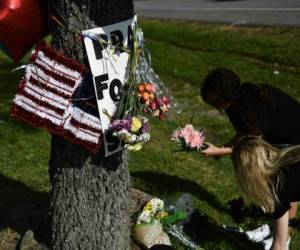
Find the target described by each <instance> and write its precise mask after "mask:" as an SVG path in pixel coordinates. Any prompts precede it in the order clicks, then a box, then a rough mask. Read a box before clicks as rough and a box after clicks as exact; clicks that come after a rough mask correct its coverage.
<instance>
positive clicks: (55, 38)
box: [49, 0, 133, 250]
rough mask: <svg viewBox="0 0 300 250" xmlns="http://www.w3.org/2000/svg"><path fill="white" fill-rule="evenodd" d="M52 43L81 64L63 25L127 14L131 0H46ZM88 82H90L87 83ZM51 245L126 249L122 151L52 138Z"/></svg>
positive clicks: (80, 26)
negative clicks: (89, 149)
mask: <svg viewBox="0 0 300 250" xmlns="http://www.w3.org/2000/svg"><path fill="white" fill-rule="evenodd" d="M49 15H53V16H55V17H56V18H57V19H58V20H60V21H61V22H62V23H63V25H64V26H63V27H62V26H60V25H59V24H58V23H52V46H53V47H55V48H56V49H58V50H62V51H63V52H64V54H65V55H67V56H69V57H71V58H73V59H75V60H77V61H80V62H84V63H86V64H87V62H86V54H85V49H84V46H83V42H82V39H81V40H80V39H79V37H78V34H76V33H74V32H72V31H71V30H70V29H68V28H67V27H71V26H72V27H73V28H75V29H77V30H80V31H81V30H85V29H90V28H94V27H97V26H98V27H99V26H104V25H107V24H112V23H115V22H120V21H124V20H127V19H129V18H131V17H133V1H132V0H122V1H119V0H51V1H49ZM90 84H92V83H90ZM49 176H50V182H51V204H50V216H51V218H50V221H51V228H50V246H51V249H64V250H65V249H66V250H68V249H72V250H74V249H88V250H93V249H105V250H112V249H116V250H119V249H120V250H121V249H129V246H130V224H129V217H128V206H129V202H130V194H129V191H130V175H129V170H128V161H127V153H126V152H120V153H117V154H115V155H113V156H111V157H109V158H104V153H103V152H101V153H99V154H98V155H96V156H93V155H91V154H90V153H89V152H87V151H86V150H84V149H83V148H82V147H80V146H78V145H74V144H72V143H70V142H68V141H65V140H64V139H62V138H60V137H57V136H52V143H51V154H50V162H49Z"/></svg>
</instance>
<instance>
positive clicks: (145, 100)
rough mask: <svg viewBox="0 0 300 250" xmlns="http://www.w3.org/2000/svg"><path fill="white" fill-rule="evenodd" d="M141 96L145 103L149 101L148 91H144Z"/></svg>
mask: <svg viewBox="0 0 300 250" xmlns="http://www.w3.org/2000/svg"><path fill="white" fill-rule="evenodd" d="M142 97H143V101H144V102H145V103H146V102H149V93H148V92H144V93H143V96H142Z"/></svg>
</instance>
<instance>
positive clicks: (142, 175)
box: [131, 171, 229, 213]
mask: <svg viewBox="0 0 300 250" xmlns="http://www.w3.org/2000/svg"><path fill="white" fill-rule="evenodd" d="M131 176H132V177H134V178H137V179H140V180H143V181H146V182H148V183H150V184H152V185H155V187H154V188H155V189H156V190H157V191H158V193H163V192H165V191H167V192H184V193H190V194H192V195H194V196H196V197H198V198H199V199H200V200H205V201H207V203H208V204H209V205H210V206H212V207H214V208H215V209H216V210H218V211H219V212H222V213H228V212H229V211H228V209H227V208H225V207H224V206H222V204H221V203H220V202H219V201H218V199H217V197H216V196H214V195H213V194H211V193H210V192H208V191H207V190H206V189H205V188H203V187H201V186H200V185H199V184H197V183H195V182H192V181H190V180H185V179H182V178H180V177H177V176H171V175H167V174H162V173H156V172H150V171H137V172H133V173H131Z"/></svg>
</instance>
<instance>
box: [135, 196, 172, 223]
mask: <svg viewBox="0 0 300 250" xmlns="http://www.w3.org/2000/svg"><path fill="white" fill-rule="evenodd" d="M166 216H168V213H167V212H166V211H164V202H163V200H161V199H158V198H153V199H152V200H150V201H149V202H148V203H147V204H146V205H145V206H144V208H143V212H142V213H141V214H140V216H139V218H138V220H137V224H141V223H159V222H160V220H161V219H163V218H164V217H166Z"/></svg>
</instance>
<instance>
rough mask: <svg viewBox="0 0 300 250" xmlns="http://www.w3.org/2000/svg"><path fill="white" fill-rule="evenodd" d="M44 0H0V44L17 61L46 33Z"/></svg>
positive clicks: (45, 2)
mask: <svg viewBox="0 0 300 250" xmlns="http://www.w3.org/2000/svg"><path fill="white" fill-rule="evenodd" d="M46 10H47V1H46V0H0V44H1V43H3V44H4V46H5V48H6V49H7V51H8V55H9V56H10V57H11V58H12V59H13V60H14V61H19V60H20V59H21V58H22V57H23V56H24V55H25V54H26V53H27V52H28V51H29V50H30V49H31V48H32V47H33V45H34V44H35V43H36V42H37V40H38V39H40V38H41V37H43V36H44V35H45V34H46V33H47V12H46Z"/></svg>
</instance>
